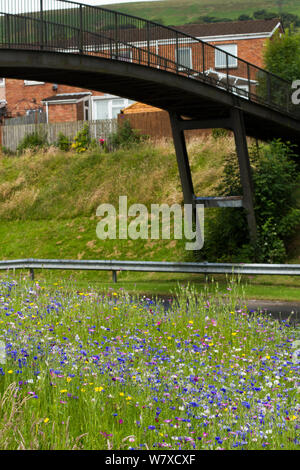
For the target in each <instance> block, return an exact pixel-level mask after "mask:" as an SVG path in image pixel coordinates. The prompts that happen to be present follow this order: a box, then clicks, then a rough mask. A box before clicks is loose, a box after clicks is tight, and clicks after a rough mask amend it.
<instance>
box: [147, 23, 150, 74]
mask: <svg viewBox="0 0 300 470" xmlns="http://www.w3.org/2000/svg"><path fill="white" fill-rule="evenodd" d="M147 51H148V67H150V23H149V22H147Z"/></svg>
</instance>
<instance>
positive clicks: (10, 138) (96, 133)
mask: <svg viewBox="0 0 300 470" xmlns="http://www.w3.org/2000/svg"><path fill="white" fill-rule="evenodd" d="M86 123H88V125H89V129H90V136H91V138H92V139H97V140H99V139H100V138H101V139H105V140H107V139H108V137H109V135H110V134H111V133H113V132H116V130H117V125H118V121H117V119H101V120H97V121H74V122H54V123H48V124H43V123H42V124H22V125H17V126H2V127H1V137H2V146H3V147H5V148H7V149H8V150H11V151H12V152H15V151H16V150H17V148H18V145H19V144H20V142H21V141H22V139H24V137H25V136H26V135H28V134H33V133H34V132H40V133H41V134H46V136H47V142H48V144H49V145H54V144H55V143H56V142H57V139H58V136H59V133H60V132H61V133H63V134H64V135H65V136H66V137H69V139H74V137H75V135H76V134H77V132H78V131H79V130H81V129H82V128H83V126H84V125H85V124H86Z"/></svg>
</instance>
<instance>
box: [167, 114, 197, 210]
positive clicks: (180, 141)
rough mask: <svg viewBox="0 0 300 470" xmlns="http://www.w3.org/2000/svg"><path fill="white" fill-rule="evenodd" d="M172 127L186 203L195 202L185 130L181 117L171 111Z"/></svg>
mask: <svg viewBox="0 0 300 470" xmlns="http://www.w3.org/2000/svg"><path fill="white" fill-rule="evenodd" d="M169 116H170V122H171V127H172V134H173V141H174V147H175V152H176V158H177V165H178V170H179V176H180V180H181V187H182V192H183V200H184V204H194V197H195V196H194V187H193V180H192V174H191V168H190V163H189V157H188V152H187V148H186V141H185V135H184V130H183V129H182V128H181V126H180V123H181V119H180V117H179V116H177V115H176V114H174V113H169Z"/></svg>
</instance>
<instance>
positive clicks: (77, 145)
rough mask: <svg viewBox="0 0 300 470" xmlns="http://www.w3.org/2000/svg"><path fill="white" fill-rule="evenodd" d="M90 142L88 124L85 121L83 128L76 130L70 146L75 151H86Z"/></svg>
mask: <svg viewBox="0 0 300 470" xmlns="http://www.w3.org/2000/svg"><path fill="white" fill-rule="evenodd" d="M90 144H91V136H90V129H89V124H88V123H85V124H84V126H83V128H82V129H81V130H80V131H78V132H77V134H76V136H75V138H74V143H73V144H72V148H73V149H74V150H75V151H76V153H82V152H86V151H87V149H88V148H89V146H90Z"/></svg>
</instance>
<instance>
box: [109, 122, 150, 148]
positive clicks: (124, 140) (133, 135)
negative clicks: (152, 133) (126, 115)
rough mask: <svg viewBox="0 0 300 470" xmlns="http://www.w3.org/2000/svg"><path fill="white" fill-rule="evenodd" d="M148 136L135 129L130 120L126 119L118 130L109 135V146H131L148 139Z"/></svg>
mask: <svg viewBox="0 0 300 470" xmlns="http://www.w3.org/2000/svg"><path fill="white" fill-rule="evenodd" d="M146 138H147V136H145V135H142V134H140V133H139V132H138V131H137V130H135V129H133V128H132V126H131V124H130V122H129V121H128V120H127V119H125V120H124V122H123V123H122V124H121V125H119V126H118V129H117V132H115V133H113V134H111V135H110V136H109V139H108V146H109V147H110V148H112V149H118V148H120V147H129V146H131V145H135V144H140V143H141V142H143V141H144V140H146Z"/></svg>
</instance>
